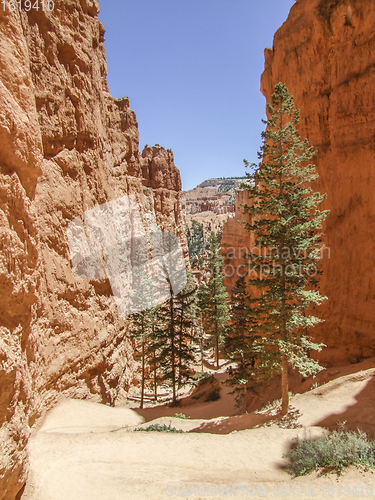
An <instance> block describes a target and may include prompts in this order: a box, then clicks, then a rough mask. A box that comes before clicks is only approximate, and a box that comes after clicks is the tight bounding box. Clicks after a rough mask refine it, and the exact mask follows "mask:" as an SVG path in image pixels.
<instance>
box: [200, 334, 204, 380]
mask: <svg viewBox="0 0 375 500" xmlns="http://www.w3.org/2000/svg"><path fill="white" fill-rule="evenodd" d="M200 348H201V365H202V373H203V369H204V367H203V361H204V358H203V326H202V332H201V338H200Z"/></svg>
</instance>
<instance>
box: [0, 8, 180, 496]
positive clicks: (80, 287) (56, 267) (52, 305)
mask: <svg viewBox="0 0 375 500" xmlns="http://www.w3.org/2000/svg"><path fill="white" fill-rule="evenodd" d="M98 10H99V5H98V2H97V0H66V1H64V2H55V9H54V10H53V11H52V12H43V11H42V10H39V11H38V12H37V11H35V10H31V11H30V12H29V13H26V12H18V11H16V12H9V11H7V10H5V11H3V10H2V9H0V35H1V36H0V68H1V73H0V110H1V112H0V143H1V151H0V219H1V224H0V247H1V253H0V293H1V303H0V330H1V336H0V387H1V393H0V425H1V428H0V443H1V455H0V467H1V476H0V499H7V500H13V499H14V498H15V497H16V495H17V494H18V492H19V491H20V489H21V488H22V485H23V484H24V481H25V472H26V469H27V466H26V464H27V457H26V452H25V445H26V443H27V440H28V437H29V433H30V427H31V426H32V425H33V424H34V423H35V421H36V419H37V418H38V417H39V416H40V415H41V414H42V413H43V412H44V411H45V410H46V409H47V408H49V407H50V406H51V405H52V404H54V402H55V401H56V400H57V399H58V397H59V395H60V394H61V393H63V394H65V395H68V396H71V397H75V398H82V399H92V400H94V401H97V402H104V403H110V404H112V405H116V404H119V403H121V401H123V399H124V397H125V396H126V391H127V389H128V387H129V384H130V382H131V380H132V377H133V356H132V345H131V341H130V339H129V335H128V324H127V321H126V320H125V319H124V318H121V317H120V316H119V314H118V311H117V308H116V305H115V302H114V299H113V296H112V292H111V288H110V284H109V282H108V280H101V281H94V280H91V281H89V280H85V279H81V278H78V277H77V276H76V275H75V273H74V271H73V269H72V265H71V262H70V258H69V248H68V240H67V232H66V230H67V227H68V225H69V223H70V222H71V221H72V220H73V219H74V218H76V217H78V216H80V215H81V214H83V212H85V211H87V210H90V209H91V208H93V207H94V206H96V205H98V204H103V203H105V202H108V201H111V200H114V199H117V198H119V197H121V196H123V195H128V194H133V195H134V196H135V198H136V200H137V202H138V204H139V206H140V208H141V216H142V219H143V221H144V222H146V221H147V222H148V223H150V221H151V223H152V224H154V225H155V224H156V223H157V224H158V225H159V227H160V228H162V229H164V230H171V231H173V232H175V233H177V234H178V235H179V236H180V239H181V241H182V242H183V246H184V248H185V250H186V241H185V235H184V234H185V222H184V220H183V217H182V214H181V210H180V190H181V182H180V176H179V171H178V169H177V168H176V167H175V165H174V163H173V154H172V152H171V151H169V150H167V151H166V150H164V149H163V148H161V147H159V146H157V147H147V148H146V149H145V150H144V151H143V153H142V154H140V153H139V151H138V125H137V122H136V117H135V114H134V112H133V111H132V110H131V109H130V107H129V101H128V98H126V97H124V98H122V99H114V98H113V97H111V96H110V94H109V93H108V87H107V81H106V74H107V67H106V57H105V51H104V32H105V30H104V28H103V26H102V24H101V23H100V22H99V20H98V18H97V14H98ZM19 494H20V493H19ZM18 497H19V496H18ZM18 497H17V498H18Z"/></svg>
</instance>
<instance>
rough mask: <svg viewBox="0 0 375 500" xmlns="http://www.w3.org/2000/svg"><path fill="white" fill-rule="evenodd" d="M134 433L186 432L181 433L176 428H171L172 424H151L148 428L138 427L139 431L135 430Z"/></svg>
mask: <svg viewBox="0 0 375 500" xmlns="http://www.w3.org/2000/svg"><path fill="white" fill-rule="evenodd" d="M134 431H139V432H184V431H180V430H179V429H176V427H171V424H169V425H165V424H151V425H149V426H148V427H144V428H142V427H138V428H137V429H134Z"/></svg>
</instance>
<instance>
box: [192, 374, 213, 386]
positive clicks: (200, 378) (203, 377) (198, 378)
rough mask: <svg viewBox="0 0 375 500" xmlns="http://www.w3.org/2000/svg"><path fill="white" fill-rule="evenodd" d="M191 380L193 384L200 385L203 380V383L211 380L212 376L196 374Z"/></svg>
mask: <svg viewBox="0 0 375 500" xmlns="http://www.w3.org/2000/svg"><path fill="white" fill-rule="evenodd" d="M192 379H193V380H194V382H199V383H201V382H202V381H203V380H204V381H208V380H209V379H212V380H213V379H214V377H213V375H211V374H210V373H207V372H196V373H194V375H193V376H192Z"/></svg>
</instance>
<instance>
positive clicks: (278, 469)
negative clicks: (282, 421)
mask: <svg viewBox="0 0 375 500" xmlns="http://www.w3.org/2000/svg"><path fill="white" fill-rule="evenodd" d="M374 377H375V370H374V369H370V370H366V371H363V372H360V373H357V374H351V375H347V376H344V377H342V378H340V379H336V380H334V381H332V382H330V383H329V384H326V385H325V386H322V387H318V388H317V389H314V391H310V392H309V393H306V394H301V395H297V396H295V397H294V398H293V399H292V406H293V408H294V410H293V413H292V418H291V421H290V422H289V424H290V425H293V426H294V425H303V427H298V428H280V427H278V426H277V425H275V423H273V424H271V423H269V424H268V425H269V426H266V427H259V428H253V429H247V430H243V431H237V432H231V430H232V431H233V430H234V427H237V428H241V427H242V426H243V425H245V424H246V425H252V422H251V419H254V418H255V417H256V419H257V423H256V425H259V424H260V423H262V421H267V420H269V417H270V412H268V414H265V415H252V414H249V415H242V416H237V417H236V416H234V417H230V418H224V419H214V420H211V421H209V422H207V421H202V420H181V419H176V418H172V417H163V418H160V419H158V421H159V422H163V423H167V424H169V423H170V422H171V423H172V426H175V427H180V428H183V429H184V430H190V429H193V428H197V427H198V428H200V429H199V430H200V431H203V432H189V433H187V434H185V433H184V434H177V433H176V434H175V433H157V432H152V433H150V432H131V430H132V429H134V426H142V427H144V426H147V425H149V423H143V424H141V422H142V421H143V419H142V417H140V416H139V415H137V414H136V413H135V412H133V411H132V410H129V409H127V408H110V407H106V406H103V405H98V404H95V403H89V402H82V401H73V400H65V401H63V402H61V403H60V404H59V405H58V406H57V407H55V408H54V409H53V410H52V411H51V412H49V414H47V417H46V418H45V420H44V423H43V425H42V426H41V427H40V428H39V430H38V431H37V432H35V434H34V436H33V438H32V439H31V441H30V444H29V452H30V463H31V474H30V480H29V482H28V484H27V487H26V490H25V493H24V495H23V497H22V498H23V500H67V499H69V500H99V499H100V500H120V499H121V500H123V499H131V500H132V499H134V500H138V499H139V500H143V499H145V500H146V499H152V500H158V499H162V498H163V499H165V498H184V499H188V498H212V497H213V496H216V497H222V498H233V497H234V498H251V497H252V498H255V497H260V496H263V497H265V496H267V497H270V498H271V497H282V498H283V497H287V498H291V497H292V498H311V497H314V498H318V499H323V498H361V497H362V498H372V497H373V496H375V474H372V473H371V472H367V473H361V472H360V471H358V470H357V469H350V470H349V471H347V472H345V473H344V474H343V476H342V477H341V478H339V479H337V478H336V476H335V475H329V476H326V477H317V475H316V474H315V475H310V476H307V477H302V478H296V479H292V478H291V476H289V475H288V474H287V473H286V472H285V470H284V467H285V464H286V461H285V459H283V453H285V452H286V451H287V450H288V449H289V447H290V445H291V443H292V440H293V438H295V437H296V435H297V434H298V435H299V436H301V437H303V435H304V432H305V430H306V429H307V430H308V431H309V432H311V433H312V435H313V436H314V435H320V434H321V433H322V432H324V430H323V429H322V428H321V427H318V426H317V424H320V423H321V422H328V423H329V422H330V424H331V425H334V423H335V422H337V421H338V420H341V421H342V420H345V419H346V420H347V421H348V424H352V425H354V423H355V421H363V422H364V423H365V424H366V425H368V426H370V427H372V426H374V428H375V420H374V419H375V417H374V415H373V414H374V411H373V409H374V394H373V393H374V391H373V387H372V384H373V382H374V379H375V378H374ZM365 401H366V402H367V404H364V402H365ZM359 403H360V404H359ZM356 408H357V410H356ZM271 416H272V415H271ZM346 417H349V418H346ZM286 424H287V425H288V422H286ZM320 425H321V424H320ZM208 430H210V432H214V433H215V434H210V433H207V431H208ZM204 431H206V432H204ZM223 432H225V434H224V433H223ZM228 432H231V433H230V434H228ZM200 485H201V487H200ZM236 485H237V486H236ZM329 486H331V488H330V489H329V490H328V487H329ZM344 487H346V489H344ZM355 487H357V489H356V490H355V489H354V488H355ZM234 488H235V489H234ZM339 488H340V489H339ZM348 489H349V490H350V494H347V493H348ZM215 492H216V495H215Z"/></svg>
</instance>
